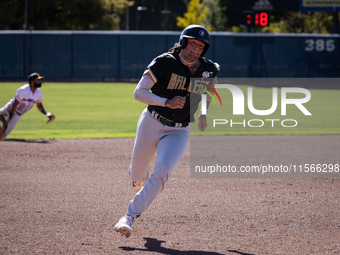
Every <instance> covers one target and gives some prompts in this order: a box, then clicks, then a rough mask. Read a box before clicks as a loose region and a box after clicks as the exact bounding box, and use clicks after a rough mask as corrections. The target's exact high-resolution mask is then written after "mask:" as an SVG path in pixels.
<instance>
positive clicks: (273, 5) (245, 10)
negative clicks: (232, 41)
mask: <svg viewBox="0 0 340 255" xmlns="http://www.w3.org/2000/svg"><path fill="white" fill-rule="evenodd" d="M286 11H299V0H285V1H282V0H229V6H228V10H227V16H228V23H229V25H230V26H240V25H244V26H250V27H265V26H268V25H269V22H270V15H271V14H273V13H275V12H286Z"/></svg>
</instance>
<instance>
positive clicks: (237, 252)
mask: <svg viewBox="0 0 340 255" xmlns="http://www.w3.org/2000/svg"><path fill="white" fill-rule="evenodd" d="M228 251H229V252H234V253H236V254H240V255H254V254H251V253H244V252H240V251H236V250H228Z"/></svg>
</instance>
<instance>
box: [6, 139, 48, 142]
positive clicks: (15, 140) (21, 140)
mask: <svg viewBox="0 0 340 255" xmlns="http://www.w3.org/2000/svg"><path fill="white" fill-rule="evenodd" d="M3 142H20V143H50V141H48V140H25V139H5V140H3Z"/></svg>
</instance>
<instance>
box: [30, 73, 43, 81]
mask: <svg viewBox="0 0 340 255" xmlns="http://www.w3.org/2000/svg"><path fill="white" fill-rule="evenodd" d="M44 78H45V77H44V76H40V74H38V73H31V74H30V75H29V76H28V81H32V80H35V79H39V80H42V79H44Z"/></svg>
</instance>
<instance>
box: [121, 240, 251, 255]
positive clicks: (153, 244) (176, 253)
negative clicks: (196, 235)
mask: <svg viewBox="0 0 340 255" xmlns="http://www.w3.org/2000/svg"><path fill="white" fill-rule="evenodd" d="M144 240H146V243H145V244H144V246H145V248H146V249H139V248H132V247H119V248H120V249H122V250H124V251H145V252H158V253H160V254H167V255H185V254H189V255H190V254H191V255H194V254H195V255H223V254H222V253H217V252H209V251H180V250H176V249H170V248H165V247H161V244H162V243H165V241H159V240H157V239H155V238H144ZM240 254H243V253H240ZM244 254H246V253H244Z"/></svg>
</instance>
